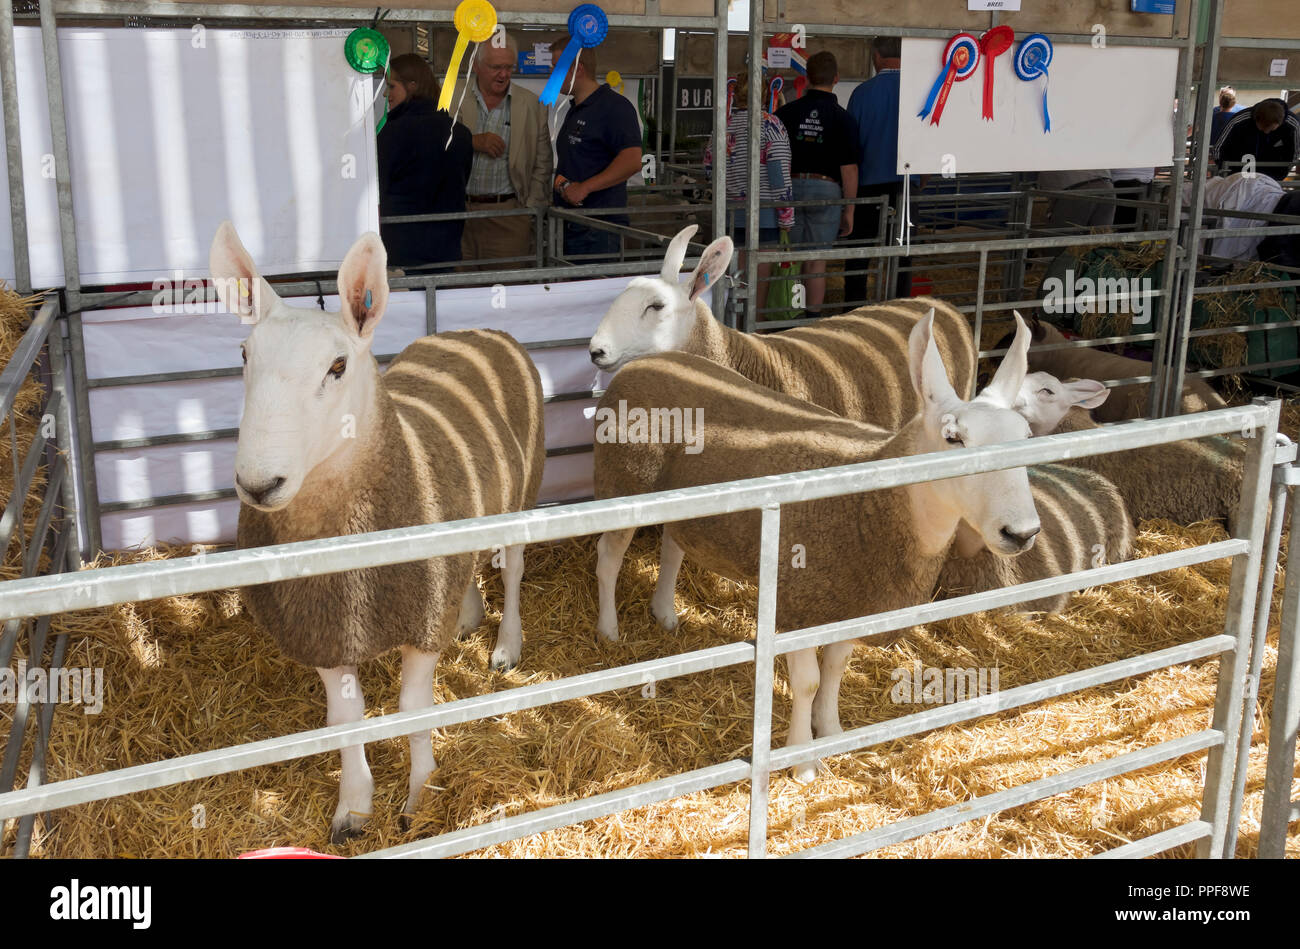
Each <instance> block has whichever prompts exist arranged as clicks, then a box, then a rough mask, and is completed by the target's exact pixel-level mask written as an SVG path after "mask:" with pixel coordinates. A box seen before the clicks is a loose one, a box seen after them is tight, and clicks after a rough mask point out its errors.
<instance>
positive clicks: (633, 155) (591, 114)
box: [551, 37, 641, 257]
mask: <svg viewBox="0 0 1300 949" xmlns="http://www.w3.org/2000/svg"><path fill="white" fill-rule="evenodd" d="M567 43H568V38H567V37H566V38H565V39H563V40H557V41H556V42H555V43H554V44H552V46H551V55H552V56H554V57H556V58H558V57H559V56H560V54H561V53H562V52H563V51H564V47H565V46H566V45H567ZM595 76H596V51H595V50H594V49H584V50H582V51H581V52H580V53H579V55H578V57H577V58H576V59H575V60H574V62H573V66H572V67H570V69H569V72H568V74H567V75H566V76H565V77H564V84H563V85H562V86H561V89H562V90H563V91H564V92H565V93H569V92H570V90H572V95H573V103H572V104H571V105H570V106H569V111H568V113H567V114H566V115H565V117H564V124H563V125H562V126H560V133H559V135H557V136H556V139H555V153H556V163H555V169H556V172H557V173H556V175H555V193H554V196H553V197H554V203H555V204H556V205H557V206H558V207H578V208H625V207H627V180H628V179H629V178H631V177H632V176H633V175H635V174H636V173H637V172H639V171H640V170H641V126H640V124H639V123H638V122H637V117H636V108H635V107H634V106H633V105H632V103H631V102H629V101H628V100H627V99H625V98H623V97H622V96H621V95H619V94H618V93H617V92H615V91H614V90H613V89H611V88H609V86H602V85H600V84H599V83H598V82H596V79H595ZM600 220H602V221H610V222H613V223H616V224H627V223H628V218H627V215H626V214H618V215H611V216H601V217H600ZM618 251H619V235H617V234H614V233H612V232H610V231H604V230H600V229H599V228H594V227H586V226H584V225H582V224H576V223H574V222H571V221H565V222H564V254H565V256H566V257H572V256H574V255H577V254H607V255H616V254H617V253H618Z"/></svg>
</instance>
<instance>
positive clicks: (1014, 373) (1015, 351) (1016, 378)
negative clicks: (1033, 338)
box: [984, 312, 1030, 409]
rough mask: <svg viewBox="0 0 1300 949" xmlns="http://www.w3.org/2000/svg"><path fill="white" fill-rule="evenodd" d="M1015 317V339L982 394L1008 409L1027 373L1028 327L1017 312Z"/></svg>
mask: <svg viewBox="0 0 1300 949" xmlns="http://www.w3.org/2000/svg"><path fill="white" fill-rule="evenodd" d="M1015 316H1016V338H1015V340H1014V341H1013V342H1012V343H1011V349H1010V351H1008V352H1007V354H1006V355H1005V356H1003V357H1002V364H1001V365H1000V366H998V371H997V372H996V373H995V374H994V376H993V381H992V382H990V383H989V384H988V388H986V389H985V390H984V394H985V395H987V396H988V397H989V398H990V399H991V400H992V401H994V402H996V403H997V404H998V405H1001V406H1003V407H1004V408H1008V409H1009V408H1011V407H1012V406H1014V405H1015V404H1016V397H1017V396H1019V395H1020V386H1021V383H1023V382H1024V381H1025V374H1026V373H1027V372H1028V371H1029V362H1028V354H1029V341H1030V332H1029V327H1028V326H1027V325H1025V321H1024V320H1023V319H1022V318H1021V316H1020V313H1019V312H1017V313H1016V314H1015Z"/></svg>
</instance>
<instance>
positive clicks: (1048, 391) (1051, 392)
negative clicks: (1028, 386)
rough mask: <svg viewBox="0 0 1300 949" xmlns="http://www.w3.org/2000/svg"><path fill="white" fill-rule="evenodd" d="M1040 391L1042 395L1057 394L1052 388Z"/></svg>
mask: <svg viewBox="0 0 1300 949" xmlns="http://www.w3.org/2000/svg"><path fill="white" fill-rule="evenodd" d="M1038 391H1039V393H1040V394H1041V395H1047V396H1052V395H1056V393H1055V392H1053V391H1052V390H1051V389H1039V390H1038Z"/></svg>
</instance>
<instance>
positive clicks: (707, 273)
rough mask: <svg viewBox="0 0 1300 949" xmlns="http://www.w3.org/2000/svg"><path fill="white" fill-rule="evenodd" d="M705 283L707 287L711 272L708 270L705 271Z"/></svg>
mask: <svg viewBox="0 0 1300 949" xmlns="http://www.w3.org/2000/svg"><path fill="white" fill-rule="evenodd" d="M704 285H705V286H706V287H707V286H708V285H709V272H708V271H707V270H706V271H704Z"/></svg>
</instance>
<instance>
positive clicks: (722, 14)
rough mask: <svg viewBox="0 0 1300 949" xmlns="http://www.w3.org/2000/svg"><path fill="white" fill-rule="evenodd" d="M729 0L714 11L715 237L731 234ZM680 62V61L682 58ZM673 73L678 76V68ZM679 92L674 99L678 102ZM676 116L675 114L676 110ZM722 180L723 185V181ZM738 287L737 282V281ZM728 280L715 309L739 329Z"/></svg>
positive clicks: (716, 295)
mask: <svg viewBox="0 0 1300 949" xmlns="http://www.w3.org/2000/svg"><path fill="white" fill-rule="evenodd" d="M727 7H728V2H727V0H715V3H714V12H715V13H716V14H717V23H716V24H715V26H714V30H713V80H714V83H713V155H714V162H713V164H714V174H713V239H714V240H717V239H718V238H719V237H721V236H722V235H724V234H726V233H727V188H726V184H725V182H726V167H727V162H726V157H727V79H728V74H727ZM679 62H680V60H679ZM673 75H674V76H676V75H677V72H676V67H674V71H673ZM676 98H677V97H676V95H675V94H674V96H673V99H674V101H676ZM674 116H675V113H674ZM719 159H721V161H722V165H721V168H722V169H723V172H722V177H721V178H719V176H718V172H717V169H718V167H719V165H718V160H719ZM720 182H721V183H722V184H721V186H719V183H720ZM727 266H728V271H729V274H730V275H732V276H734V273H735V269H736V262H735V259H734V255H733V259H732V260H731V261H730V262H729V263H728V265H727ZM733 286H734V283H733ZM727 297H728V294H727V283H726V281H723V280H719V281H718V282H717V283H716V284H715V285H714V287H713V312H714V313H715V314H721V315H722V316H723V319H724V323H726V325H727V326H729V327H731V328H735V320H734V319H731V320H730V321H728V317H729V316H731V315H733V313H732V307H733V306H734V303H735V294H731V299H730V300H728V299H727Z"/></svg>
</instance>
